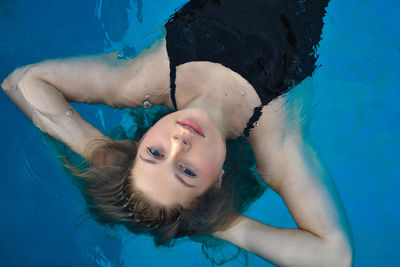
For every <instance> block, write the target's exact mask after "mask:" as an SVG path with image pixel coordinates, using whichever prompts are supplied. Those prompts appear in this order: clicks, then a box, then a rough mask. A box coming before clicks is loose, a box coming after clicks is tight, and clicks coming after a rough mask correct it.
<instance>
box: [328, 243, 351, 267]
mask: <svg viewBox="0 0 400 267" xmlns="http://www.w3.org/2000/svg"><path fill="white" fill-rule="evenodd" d="M330 254H331V256H332V258H331V263H330V264H329V265H330V266H337V267H351V266H353V257H354V248H353V244H352V242H351V241H350V240H345V241H344V240H343V241H341V242H338V243H336V244H335V245H334V246H333V247H331V253H330Z"/></svg>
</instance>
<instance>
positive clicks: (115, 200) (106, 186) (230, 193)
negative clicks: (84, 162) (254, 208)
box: [66, 140, 265, 246]
mask: <svg viewBox="0 0 400 267" xmlns="http://www.w3.org/2000/svg"><path fill="white" fill-rule="evenodd" d="M99 142H103V143H102V144H101V145H98V146H97V148H96V149H95V150H94V151H93V153H92V157H91V158H90V159H89V166H88V167H87V168H85V170H83V171H81V170H79V169H78V168H76V167H74V166H72V165H71V164H68V163H67V164H66V166H67V167H68V168H69V169H70V170H71V172H72V174H73V175H74V176H75V177H77V178H78V180H77V181H78V183H77V185H78V186H79V188H80V189H81V192H82V194H83V196H84V199H85V201H86V204H87V208H88V211H89V213H90V214H91V216H92V217H93V218H94V219H95V220H96V221H97V222H98V223H100V224H102V225H105V224H106V225H112V226H114V225H122V226H124V227H125V228H126V229H127V230H129V231H130V232H132V233H135V234H148V235H151V236H152V237H153V239H154V243H155V245H156V246H171V245H172V244H173V240H174V239H177V238H180V237H184V236H193V235H198V234H209V233H213V232H215V231H219V230H224V229H226V228H228V227H229V226H230V225H231V224H232V223H233V222H234V221H235V219H236V218H237V216H238V215H239V213H241V212H243V211H245V210H246V209H247V207H248V206H249V205H250V204H251V203H252V202H253V201H254V200H255V199H257V198H258V197H259V196H260V195H261V194H262V193H263V192H264V190H265V185H264V184H263V183H262V182H260V181H259V179H258V178H257V177H256V175H255V173H254V172H253V171H251V170H246V168H244V169H242V170H240V169H239V168H240V165H239V164H243V165H244V166H246V162H240V163H239V161H238V158H237V157H232V156H231V157H230V156H229V155H238V154H243V151H236V153H237V154H236V153H232V149H235V150H237V149H238V148H239V149H242V150H243V149H245V147H244V146H243V145H244V143H243V141H240V140H236V141H233V142H232V143H231V144H230V145H228V148H227V149H228V153H227V155H228V156H227V159H226V162H225V165H224V170H225V174H224V175H223V177H222V184H221V187H216V186H212V187H210V188H209V189H208V190H206V192H205V193H203V194H202V195H201V196H199V197H196V198H195V199H193V200H192V201H191V203H190V204H189V205H185V206H183V205H180V204H177V205H174V206H172V207H166V206H163V205H161V204H159V203H157V202H156V201H154V200H151V199H150V198H149V197H147V196H146V195H145V194H144V193H143V192H141V191H140V190H139V189H137V188H136V187H135V186H134V184H133V183H131V182H130V181H131V179H130V175H131V169H132V167H133V162H134V159H135V157H136V152H137V149H138V142H136V141H131V140H110V141H99ZM244 154H247V155H248V152H247V153H244Z"/></svg>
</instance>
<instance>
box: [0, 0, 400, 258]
mask: <svg viewBox="0 0 400 267" xmlns="http://www.w3.org/2000/svg"><path fill="white" fill-rule="evenodd" d="M184 2H185V1H183V0H173V1H162V0H156V1H141V0H135V1H133V0H132V1H129V0H126V1H122V0H120V1H117V0H87V1H78V0H71V1H61V0H53V1H44V0H36V1H27V0H25V1H22V0H13V1H11V0H3V1H0V36H1V39H0V80H3V79H4V78H5V77H6V76H7V75H8V73H9V72H11V71H12V70H13V69H14V68H16V67H18V66H22V65H25V64H29V63H33V62H37V61H40V60H43V59H46V58H54V57H66V56H73V55H84V54H96V53H102V52H108V51H112V50H116V49H119V50H123V51H124V54H123V55H121V56H127V57H129V56H134V55H135V53H137V52H139V51H140V50H141V49H143V48H145V47H147V46H148V45H149V44H151V42H152V41H153V40H154V39H156V38H158V37H159V36H160V35H161V34H162V29H160V26H162V25H163V24H164V22H165V21H166V19H167V18H168V17H169V15H170V14H172V13H173V11H174V9H176V8H177V7H179V6H180V5H182V3H184ZM398 14H400V2H398V1H395V0H392V1H378V0H346V1H343V0H336V1H335V0H332V1H331V3H330V5H329V7H328V12H327V16H326V17H325V23H326V24H325V28H324V32H323V40H322V41H321V43H320V48H319V54H320V57H319V59H318V64H319V65H321V67H320V68H319V69H318V70H317V71H316V72H315V75H314V78H313V80H312V81H311V82H309V84H308V86H311V87H313V88H314V89H313V90H308V91H306V92H307V93H306V96H305V97H306V98H307V99H309V100H312V108H313V109H314V112H313V114H314V115H313V118H312V122H311V133H312V136H313V138H314V142H315V143H316V146H317V147H318V149H319V151H320V154H321V156H322V158H323V159H324V160H325V161H326V162H327V164H328V166H329V169H330V171H331V173H332V175H333V177H334V179H335V181H336V184H337V187H338V189H339V192H340V195H341V197H342V199H343V202H344V206H345V207H346V210H347V213H348V216H349V219H350V223H351V226H352V230H353V235H354V240H355V266H400V254H399V251H400V245H399V240H400V231H399V230H398V223H397V221H398V219H399V218H400V208H399V207H400V200H399V197H398V195H397V193H398V192H397V191H398V190H399V189H400V186H399V185H400V182H399V180H400V179H399V178H400V175H399V167H400V162H399V161H400V156H399V152H398V151H400V142H399V141H398V138H399V137H400V105H399V104H398V100H399V99H400V90H399V89H400V86H399V82H400V68H399V67H398V65H399V62H400V16H399V15H398ZM297 90H298V91H299V92H300V93H301V88H300V89H297ZM0 103H1V107H2V110H1V112H0V127H1V128H0V145H1V150H0V203H1V205H0V265H1V266H48V265H52V266H144V265H146V266H210V265H211V263H210V262H209V261H208V260H207V259H206V258H205V257H204V256H203V253H202V252H201V246H200V245H199V244H197V243H193V242H190V241H186V242H179V243H178V244H177V245H176V246H175V247H173V248H161V249H156V248H154V246H153V244H152V241H151V240H150V239H149V238H147V237H143V236H140V237H132V236H131V235H126V234H125V235H124V234H119V235H116V234H113V232H112V231H109V230H107V229H106V230H105V229H104V228H103V227H99V226H97V225H96V224H95V223H94V222H92V221H91V220H90V219H89V220H87V219H86V217H87V216H86V215H85V210H84V202H83V200H82V198H81V196H80V193H79V192H78V190H77V189H76V188H75V187H74V186H73V184H72V182H71V180H70V178H69V177H68V176H67V175H65V173H64V172H63V170H62V168H61V166H60V164H59V162H58V161H57V159H56V158H55V156H54V150H53V149H52V147H51V146H50V145H49V143H48V142H47V141H46V139H45V138H43V135H42V134H41V132H40V131H39V130H38V129H36V128H35V127H34V126H33V125H32V123H31V122H30V121H29V120H28V119H26V118H25V117H24V116H23V114H22V113H21V112H20V111H19V110H18V109H17V108H16V106H15V105H14V104H13V103H12V102H10V101H9V100H8V98H7V96H6V95H5V94H4V93H3V92H0ZM75 106H76V109H77V110H78V111H79V112H80V114H81V115H82V117H84V118H85V119H87V120H88V121H89V122H91V123H92V124H93V125H94V126H96V127H98V128H99V129H100V130H101V131H103V132H104V133H109V131H110V130H111V129H112V128H113V127H115V126H118V125H120V124H121V123H122V124H126V123H127V117H126V113H125V112H124V111H120V110H112V109H110V108H107V107H105V106H103V105H84V104H78V105H75ZM248 214H249V215H250V216H252V217H255V218H257V219H260V220H262V221H263V222H265V223H269V224H272V225H275V226H288V227H292V226H294V223H293V221H292V219H291V217H290V214H289V213H288V211H287V209H286V208H285V206H284V205H283V203H282V201H281V200H280V198H279V197H278V196H277V195H276V194H275V193H273V192H272V191H268V192H267V193H266V194H265V195H264V196H263V197H262V198H261V199H260V200H259V201H257V202H256V203H255V204H254V205H253V206H252V207H251V208H250V209H249V211H248ZM110 235H111V236H110ZM266 242H268V241H266ZM248 261H249V265H250V266H269V264H268V263H266V262H265V261H263V260H261V259H260V258H258V257H256V256H254V255H251V254H250V255H249V258H248ZM242 265H243V258H241V259H240V260H236V261H233V262H230V263H228V264H227V265H226V266H242Z"/></svg>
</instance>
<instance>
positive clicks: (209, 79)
mask: <svg viewBox="0 0 400 267" xmlns="http://www.w3.org/2000/svg"><path fill="white" fill-rule="evenodd" d="M175 97H176V102H177V106H178V108H182V107H184V106H185V105H186V104H188V103H190V102H191V101H194V100H195V99H196V98H206V99H208V100H209V101H212V102H213V103H215V104H216V105H219V106H220V107H222V109H223V112H224V114H225V116H226V122H227V128H228V130H229V132H230V136H232V138H235V137H237V136H240V135H241V134H242V132H243V129H244V128H245V127H246V125H247V122H248V121H249V118H250V117H251V116H252V115H253V111H254V108H255V107H257V106H259V105H261V100H260V98H259V96H258V94H257V93H256V91H255V90H254V88H253V86H252V85H251V84H250V83H249V82H248V81H246V80H245V79H244V78H243V77H242V76H241V75H239V74H238V73H236V72H234V71H232V70H230V69H229V68H227V67H225V66H223V65H221V64H218V63H212V62H208V61H195V62H189V63H185V64H182V65H180V66H178V67H177V69H176V92H175Z"/></svg>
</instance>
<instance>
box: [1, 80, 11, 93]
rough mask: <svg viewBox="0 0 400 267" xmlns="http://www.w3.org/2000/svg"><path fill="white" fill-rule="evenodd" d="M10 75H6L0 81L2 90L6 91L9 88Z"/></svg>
mask: <svg viewBox="0 0 400 267" xmlns="http://www.w3.org/2000/svg"><path fill="white" fill-rule="evenodd" d="M9 77H10V76H8V77H7V78H6V79H5V80H4V81H3V82H2V83H1V88H2V89H3V91H4V92H8V91H10V90H11V88H12V85H11V82H10V78H9Z"/></svg>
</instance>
